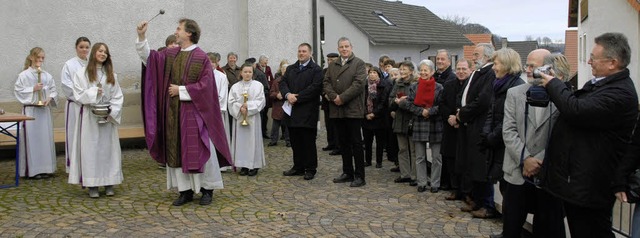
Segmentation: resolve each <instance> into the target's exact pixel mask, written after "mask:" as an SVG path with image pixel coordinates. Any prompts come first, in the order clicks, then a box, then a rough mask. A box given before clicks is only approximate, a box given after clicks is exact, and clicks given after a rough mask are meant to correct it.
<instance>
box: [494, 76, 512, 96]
mask: <svg viewBox="0 0 640 238" xmlns="http://www.w3.org/2000/svg"><path fill="white" fill-rule="evenodd" d="M511 77H512V75H511V74H505V75H504V76H503V77H502V78H496V80H495V81H493V91H494V92H497V91H498V90H499V89H500V88H502V86H503V85H504V84H505V83H507V81H508V80H507V79H509V78H511Z"/></svg>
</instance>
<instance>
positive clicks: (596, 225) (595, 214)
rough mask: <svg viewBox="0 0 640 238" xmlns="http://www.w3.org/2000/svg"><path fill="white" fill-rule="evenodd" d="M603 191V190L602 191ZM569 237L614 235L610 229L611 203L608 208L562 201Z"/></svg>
mask: <svg viewBox="0 0 640 238" xmlns="http://www.w3.org/2000/svg"><path fill="white" fill-rule="evenodd" d="M603 192H605V191H603ZM563 205H564V210H565V212H566V213H567V222H568V223H569V231H570V232H571V237H599V238H605V237H611V238H613V237H615V236H614V235H613V231H611V215H612V211H613V204H611V206H609V207H608V208H599V209H598V208H591V207H582V206H578V205H575V204H572V203H569V202H567V201H564V202H563Z"/></svg>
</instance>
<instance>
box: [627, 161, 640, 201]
mask: <svg viewBox="0 0 640 238" xmlns="http://www.w3.org/2000/svg"><path fill="white" fill-rule="evenodd" d="M625 193H626V194H627V202H628V203H636V202H638V201H640V169H636V171H633V173H631V174H630V175H629V177H628V178H627V191H625Z"/></svg>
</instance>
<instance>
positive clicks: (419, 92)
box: [400, 60, 443, 193]
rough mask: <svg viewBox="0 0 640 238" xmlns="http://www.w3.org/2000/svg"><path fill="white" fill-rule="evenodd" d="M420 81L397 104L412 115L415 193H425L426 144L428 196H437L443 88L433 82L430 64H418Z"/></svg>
mask: <svg viewBox="0 0 640 238" xmlns="http://www.w3.org/2000/svg"><path fill="white" fill-rule="evenodd" d="M418 69H419V70H420V78H419V79H418V83H417V84H414V85H413V86H412V87H413V88H414V90H409V91H410V92H411V94H409V97H408V98H407V100H406V101H405V102H404V103H402V104H400V108H404V109H405V110H408V111H410V112H411V113H412V114H413V135H412V139H413V143H414V146H415V149H416V177H417V179H418V181H417V182H418V192H424V191H426V190H427V183H428V181H427V153H426V152H427V143H428V144H429V148H430V149H431V159H432V162H431V163H432V165H431V192H432V193H437V192H438V190H439V188H440V173H441V171H442V156H441V155H440V142H441V141H442V126H443V125H442V118H441V116H440V115H439V113H438V111H439V110H438V106H439V104H440V101H441V100H442V89H443V87H442V85H441V84H439V83H436V80H435V79H434V78H433V73H434V72H435V65H434V64H433V62H432V61H431V60H423V61H421V62H420V64H419V66H418Z"/></svg>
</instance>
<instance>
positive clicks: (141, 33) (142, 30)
mask: <svg viewBox="0 0 640 238" xmlns="http://www.w3.org/2000/svg"><path fill="white" fill-rule="evenodd" d="M147 25H148V24H147V21H141V22H140V23H138V26H137V27H136V30H137V31H138V40H139V41H144V40H145V39H146V36H145V34H146V33H147Z"/></svg>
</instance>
